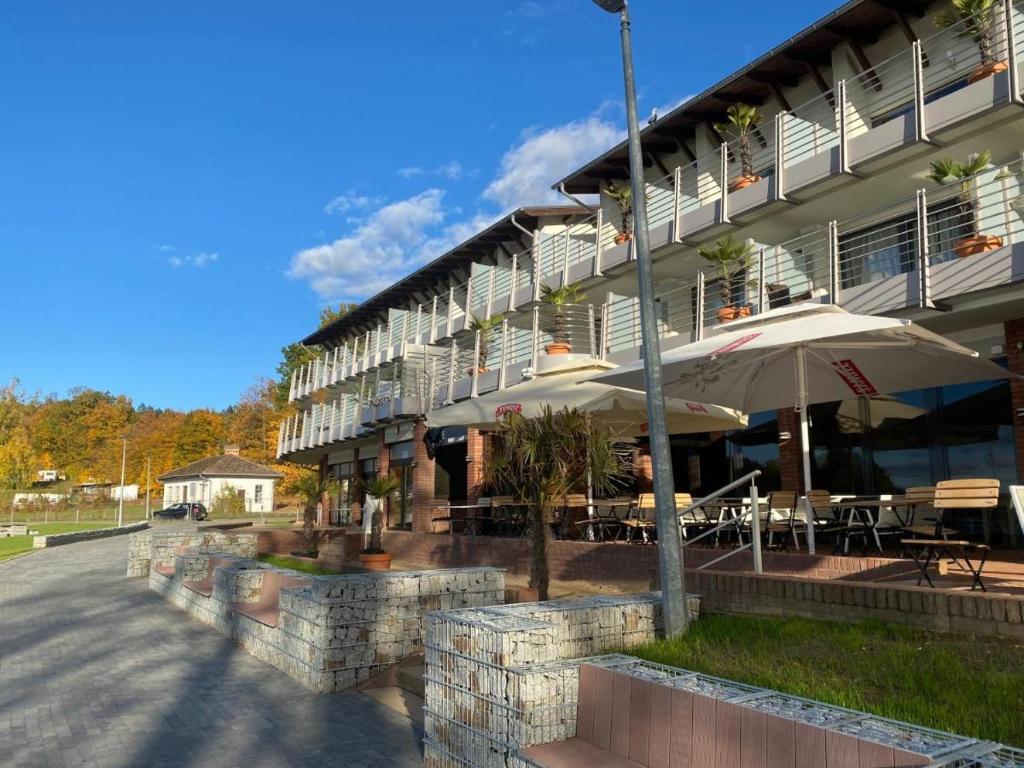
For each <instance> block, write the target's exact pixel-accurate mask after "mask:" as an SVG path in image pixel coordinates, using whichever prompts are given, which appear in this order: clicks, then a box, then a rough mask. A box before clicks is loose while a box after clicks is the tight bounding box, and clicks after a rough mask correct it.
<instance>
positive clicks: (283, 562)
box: [258, 554, 346, 576]
mask: <svg viewBox="0 0 1024 768" xmlns="http://www.w3.org/2000/svg"><path fill="white" fill-rule="evenodd" d="M258 559H259V560H262V561H263V562H264V563H267V564H268V565H273V566H276V567H278V568H290V569H291V570H293V571H302V572H303V573H310V574H313V575H314V576H337V575H338V574H341V573H346V571H336V570H334V569H333V568H324V567H323V566H322V565H320V564H318V563H310V562H307V561H306V560H299V559H298V558H297V557H286V556H285V555H266V554H264V555H258Z"/></svg>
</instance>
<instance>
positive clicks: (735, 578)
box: [686, 571, 1024, 639]
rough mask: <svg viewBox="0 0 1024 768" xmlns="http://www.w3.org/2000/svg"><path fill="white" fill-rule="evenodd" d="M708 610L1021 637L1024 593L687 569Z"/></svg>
mask: <svg viewBox="0 0 1024 768" xmlns="http://www.w3.org/2000/svg"><path fill="white" fill-rule="evenodd" d="M686 585H687V587H688V588H689V589H692V590H694V591H695V592H699V593H700V595H701V597H702V599H703V608H704V610H705V611H706V612H709V613H737V614H760V615H768V616H805V617H808V618H814V619H830V620H835V621H861V620H864V619H881V620H884V621H892V622H898V623H902V624H912V625H914V626H918V627H921V628H923V629H931V630H936V631H940V632H957V633H964V634H977V635H991V636H997V637H1012V638H1016V639H1024V597H1015V596H1010V595H1005V594H993V593H990V592H980V591H978V592H948V591H944V590H937V589H930V588H927V587H908V586H902V585H901V586H892V585H886V584H870V583H864V582H850V581H842V582H837V581H824V580H821V579H804V578H793V577H786V576H776V575H767V574H766V575H761V576H758V575H756V574H752V573H708V572H707V571H694V572H688V573H687V582H686Z"/></svg>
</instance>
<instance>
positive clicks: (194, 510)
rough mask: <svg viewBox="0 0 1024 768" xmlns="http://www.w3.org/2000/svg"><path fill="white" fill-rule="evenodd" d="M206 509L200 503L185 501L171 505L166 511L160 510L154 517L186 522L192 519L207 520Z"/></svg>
mask: <svg viewBox="0 0 1024 768" xmlns="http://www.w3.org/2000/svg"><path fill="white" fill-rule="evenodd" d="M206 515H207V513H206V507H205V506H204V505H203V504H200V503H199V502H198V501H183V502H180V503H178V504H171V506H169V507H167V508H166V509H158V510H157V511H156V512H154V513H153V517H166V518H168V519H175V520H184V519H185V518H186V517H190V518H191V519H193V520H205V519H206Z"/></svg>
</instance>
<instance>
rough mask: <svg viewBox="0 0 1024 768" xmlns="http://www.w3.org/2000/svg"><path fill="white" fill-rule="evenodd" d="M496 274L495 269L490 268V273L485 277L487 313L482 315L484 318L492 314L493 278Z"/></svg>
mask: <svg viewBox="0 0 1024 768" xmlns="http://www.w3.org/2000/svg"><path fill="white" fill-rule="evenodd" d="M497 272H498V270H497V267H491V269H490V273H489V274H488V276H487V311H486V313H485V315H484V317H485V318H487V317H490V316H491V315H492V314H493V313H494V278H495V275H496V274H497Z"/></svg>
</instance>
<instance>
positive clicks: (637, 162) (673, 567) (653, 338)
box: [619, 2, 689, 637]
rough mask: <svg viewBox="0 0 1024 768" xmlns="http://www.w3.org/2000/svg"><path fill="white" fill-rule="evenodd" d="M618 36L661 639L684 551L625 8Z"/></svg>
mask: <svg viewBox="0 0 1024 768" xmlns="http://www.w3.org/2000/svg"><path fill="white" fill-rule="evenodd" d="M619 15H620V19H621V36H622V70H623V76H624V79H625V85H626V125H627V130H628V132H629V175H630V182H631V185H632V191H633V223H634V238H635V240H634V246H635V251H634V253H635V254H636V263H637V264H636V266H637V284H638V285H637V287H638V289H639V290H638V292H639V295H640V334H641V338H642V341H643V358H644V376H645V377H646V382H647V418H648V421H649V423H650V439H651V460H652V463H653V465H654V502H655V506H656V520H657V526H658V530H659V531H661V532H662V535H661V536H659V537H658V569H659V573H660V574H661V594H662V613H663V615H664V620H665V636H666V637H673V636H675V635H679V634H681V633H683V632H685V631H686V626H687V623H688V621H689V617H688V616H687V610H686V587H685V584H684V576H683V549H682V545H681V542H680V540H679V536H678V534H677V533H676V532H677V530H678V523H677V522H676V505H675V480H674V479H673V476H672V454H671V451H670V448H669V440H668V430H667V426H666V421H665V394H664V392H663V391H662V385H661V349H660V348H659V346H658V324H657V314H656V308H655V305H654V286H653V281H652V275H651V253H650V246H649V243H648V236H647V200H646V197H645V189H644V163H643V157H642V155H641V151H640V123H639V119H638V117H637V106H636V83H635V80H634V74H633V46H632V41H631V39H630V21H629V7H628V5H627V3H625V2H623V3H622V7H621V8H620V9H619Z"/></svg>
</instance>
